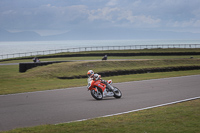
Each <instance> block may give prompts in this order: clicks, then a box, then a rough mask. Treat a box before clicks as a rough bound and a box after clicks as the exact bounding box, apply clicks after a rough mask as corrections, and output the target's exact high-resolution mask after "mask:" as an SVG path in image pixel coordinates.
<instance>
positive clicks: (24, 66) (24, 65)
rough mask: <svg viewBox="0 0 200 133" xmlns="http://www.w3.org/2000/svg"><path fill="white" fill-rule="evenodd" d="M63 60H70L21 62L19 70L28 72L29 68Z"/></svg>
mask: <svg viewBox="0 0 200 133" xmlns="http://www.w3.org/2000/svg"><path fill="white" fill-rule="evenodd" d="M61 62H68V61H49V62H31V63H19V72H26V71H27V70H28V69H31V68H33V67H37V66H44V65H49V64H53V63H61Z"/></svg>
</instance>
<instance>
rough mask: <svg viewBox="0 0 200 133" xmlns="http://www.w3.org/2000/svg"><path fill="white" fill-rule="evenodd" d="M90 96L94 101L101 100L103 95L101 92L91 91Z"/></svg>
mask: <svg viewBox="0 0 200 133" xmlns="http://www.w3.org/2000/svg"><path fill="white" fill-rule="evenodd" d="M91 95H92V97H94V98H95V99H96V100H102V99H103V93H102V91H101V90H98V92H97V91H95V90H91Z"/></svg>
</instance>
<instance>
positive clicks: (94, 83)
mask: <svg viewBox="0 0 200 133" xmlns="http://www.w3.org/2000/svg"><path fill="white" fill-rule="evenodd" d="M111 84H112V80H108V81H104V80H101V79H99V80H89V81H88V86H87V88H88V90H90V92H91V95H92V96H93V97H94V98H95V99H96V100H102V99H103V98H105V97H115V98H121V97H122V93H121V91H120V90H119V89H118V88H117V87H114V86H112V85H111Z"/></svg>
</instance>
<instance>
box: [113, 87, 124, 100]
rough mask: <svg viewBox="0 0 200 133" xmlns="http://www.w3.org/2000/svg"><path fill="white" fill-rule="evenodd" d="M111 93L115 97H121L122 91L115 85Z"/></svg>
mask: <svg viewBox="0 0 200 133" xmlns="http://www.w3.org/2000/svg"><path fill="white" fill-rule="evenodd" d="M113 93H114V97H115V98H121V97H122V93H121V91H120V90H119V89H118V88H117V87H114V90H113Z"/></svg>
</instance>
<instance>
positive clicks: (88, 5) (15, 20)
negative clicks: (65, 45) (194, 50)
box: [0, 0, 200, 35]
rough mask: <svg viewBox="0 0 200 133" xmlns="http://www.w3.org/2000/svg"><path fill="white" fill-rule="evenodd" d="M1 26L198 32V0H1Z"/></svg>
mask: <svg viewBox="0 0 200 133" xmlns="http://www.w3.org/2000/svg"><path fill="white" fill-rule="evenodd" d="M0 28H1V29H5V30H8V31H36V32H38V33H39V34H40V35H49V34H58V33H64V32H68V31H73V30H77V29H82V30H87V29H88V30H89V29H106V28H121V29H153V30H158V31H176V32H192V33H200V0H0Z"/></svg>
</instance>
